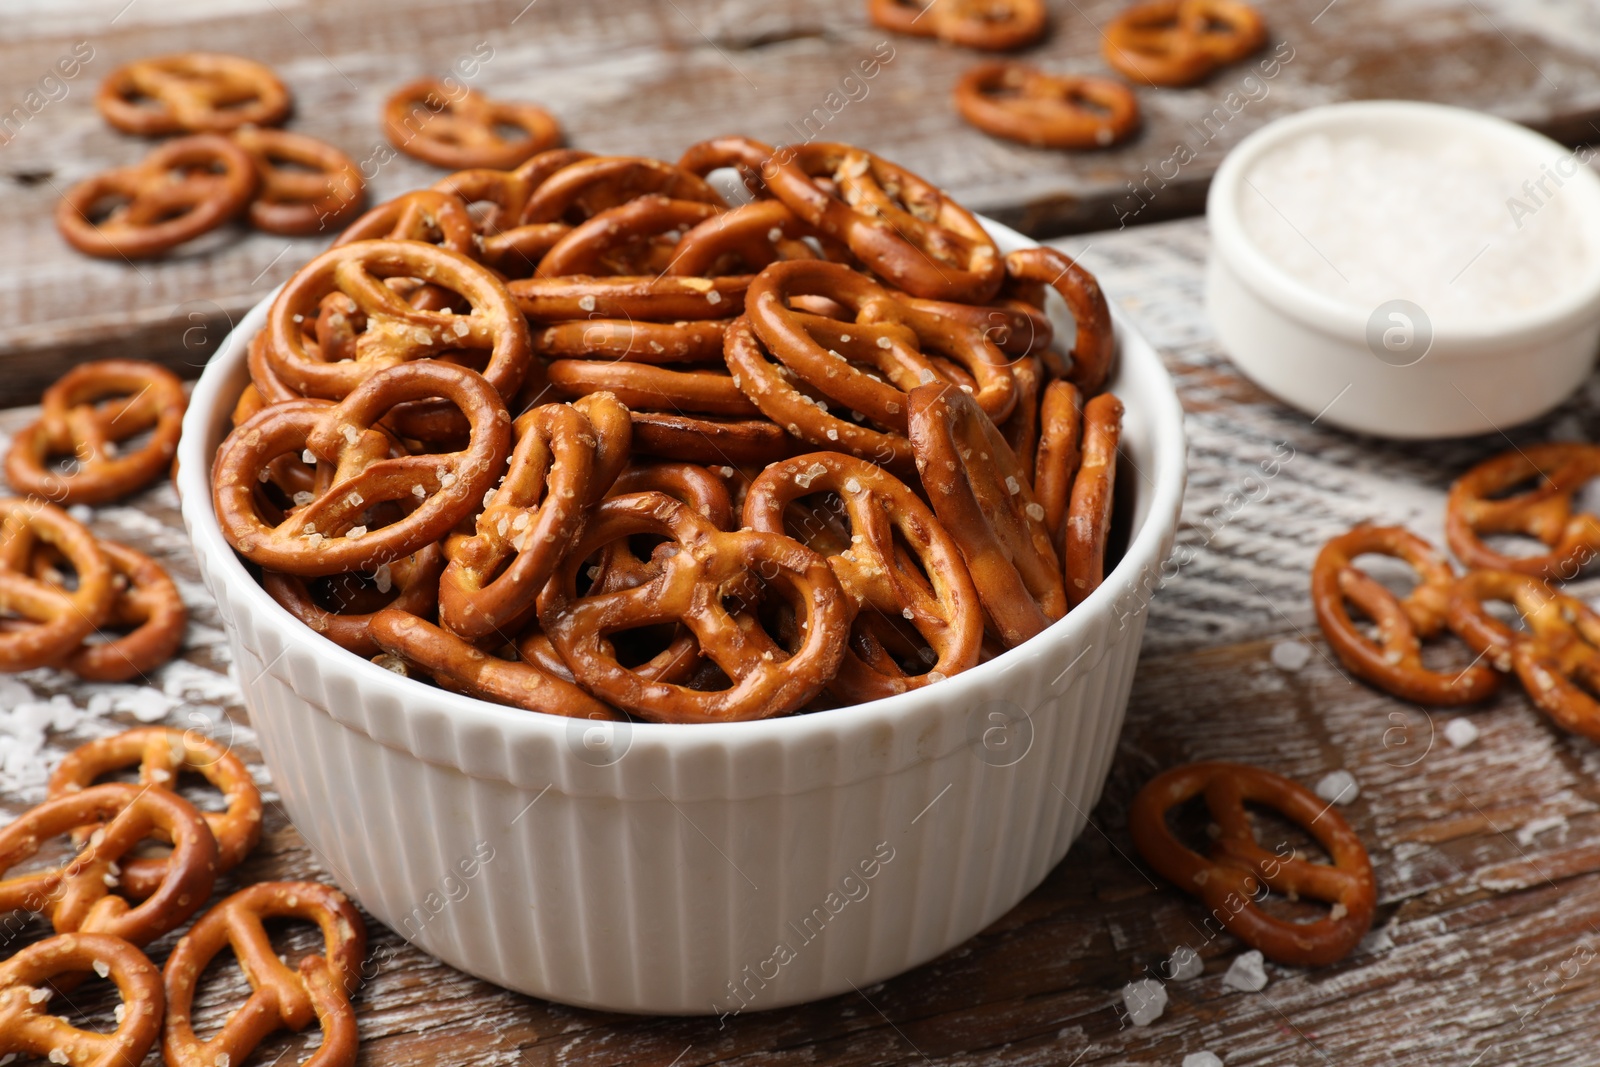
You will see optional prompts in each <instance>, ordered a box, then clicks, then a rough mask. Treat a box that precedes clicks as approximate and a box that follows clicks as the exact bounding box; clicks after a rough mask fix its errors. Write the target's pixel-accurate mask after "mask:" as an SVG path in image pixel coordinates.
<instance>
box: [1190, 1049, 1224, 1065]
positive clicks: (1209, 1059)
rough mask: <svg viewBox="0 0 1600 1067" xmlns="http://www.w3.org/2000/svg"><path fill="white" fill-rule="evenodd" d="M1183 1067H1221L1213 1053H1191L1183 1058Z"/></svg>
mask: <svg viewBox="0 0 1600 1067" xmlns="http://www.w3.org/2000/svg"><path fill="white" fill-rule="evenodd" d="M1183 1067H1222V1061H1221V1060H1219V1059H1217V1057H1216V1054H1215V1053H1211V1052H1191V1053H1189V1054H1188V1055H1187V1056H1185V1057H1184V1058H1183Z"/></svg>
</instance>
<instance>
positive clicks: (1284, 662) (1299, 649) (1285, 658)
mask: <svg viewBox="0 0 1600 1067" xmlns="http://www.w3.org/2000/svg"><path fill="white" fill-rule="evenodd" d="M1309 662H1311V646H1310V645H1308V644H1306V643H1305V642H1304V641H1279V642H1278V643H1276V644H1274V645H1273V646H1272V665H1273V666H1274V667H1276V668H1278V669H1279V670H1281V671H1297V670H1299V669H1300V668H1302V667H1304V666H1305V665H1306V664H1307V663H1309Z"/></svg>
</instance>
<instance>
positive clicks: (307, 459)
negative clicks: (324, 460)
mask: <svg viewBox="0 0 1600 1067" xmlns="http://www.w3.org/2000/svg"><path fill="white" fill-rule="evenodd" d="M300 462H302V463H309V464H311V465H312V466H313V467H315V466H316V465H317V454H316V453H315V452H313V451H311V449H309V448H308V449H306V450H305V451H304V452H302V453H300Z"/></svg>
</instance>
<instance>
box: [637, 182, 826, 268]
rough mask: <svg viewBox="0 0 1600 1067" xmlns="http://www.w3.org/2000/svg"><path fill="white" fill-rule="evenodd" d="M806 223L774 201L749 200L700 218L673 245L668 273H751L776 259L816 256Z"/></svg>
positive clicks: (809, 228) (810, 230)
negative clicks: (805, 238)
mask: <svg viewBox="0 0 1600 1067" xmlns="http://www.w3.org/2000/svg"><path fill="white" fill-rule="evenodd" d="M812 233H813V231H812V229H811V227H809V226H807V225H805V224H804V223H802V222H801V221H800V220H799V219H798V218H796V217H795V213H794V212H792V211H790V210H789V209H788V208H787V207H785V206H784V205H783V204H781V203H780V202H778V201H776V200H752V201H751V202H750V203H748V204H741V205H740V206H739V207H736V208H734V209H733V210H731V211H722V212H718V213H717V214H714V215H712V216H710V217H709V218H707V219H705V220H704V221H702V222H700V223H699V224H697V225H696V226H694V227H693V228H691V229H690V230H689V231H688V232H687V233H685V234H684V235H683V237H682V239H681V240H679V241H678V244H677V247H676V248H674V249H673V253H672V261H671V262H670V263H669V264H668V265H667V273H668V274H678V275H683V276H686V277H687V276H700V277H715V276H716V275H719V274H754V273H757V272H759V271H760V270H761V269H762V268H763V267H765V266H767V265H768V264H770V263H775V262H777V261H778V260H780V259H815V258H817V255H816V253H815V252H813V251H812V250H811V247H810V246H809V245H807V244H806V243H805V242H804V241H803V240H802V238H804V237H808V236H811V235H812Z"/></svg>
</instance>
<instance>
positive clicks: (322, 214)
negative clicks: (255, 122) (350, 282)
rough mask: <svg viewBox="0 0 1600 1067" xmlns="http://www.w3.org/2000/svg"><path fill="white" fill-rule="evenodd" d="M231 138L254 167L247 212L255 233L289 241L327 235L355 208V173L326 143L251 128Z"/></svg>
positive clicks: (358, 188) (358, 183)
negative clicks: (253, 192) (286, 237)
mask: <svg viewBox="0 0 1600 1067" xmlns="http://www.w3.org/2000/svg"><path fill="white" fill-rule="evenodd" d="M233 140H234V143H235V144H237V145H238V146H239V147H240V148H243V149H244V150H245V151H246V152H248V153H250V158H251V159H252V160H253V161H254V162H255V165H256V175H257V177H258V179H259V184H258V186H257V192H256V196H255V199H254V200H252V201H250V213H249V218H250V225H252V226H254V227H255V228H256V229H258V230H263V231H265V232H267V233H279V234H285V235H289V236H295V237H302V236H305V235H307V234H314V233H331V232H333V231H334V230H335V229H337V228H338V227H340V226H343V225H344V224H345V223H346V222H348V221H350V218H351V217H352V216H353V215H355V214H356V212H358V211H360V210H361V204H362V200H363V198H364V197H365V195H366V184H365V183H364V182H363V181H362V180H361V170H360V169H359V168H358V167H357V166H356V164H355V161H354V160H352V159H351V158H350V157H349V156H347V155H345V154H344V153H343V152H341V151H339V150H338V149H337V148H335V147H334V146H333V145H331V144H328V143H327V142H326V141H319V140H317V139H316V138H315V137H307V136H306V135H305V134H303V133H289V132H288V131H286V130H268V129H262V128H260V127H256V126H251V127H246V128H245V129H241V130H235V131H234V133H233ZM285 164H288V165H287V166H285Z"/></svg>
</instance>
